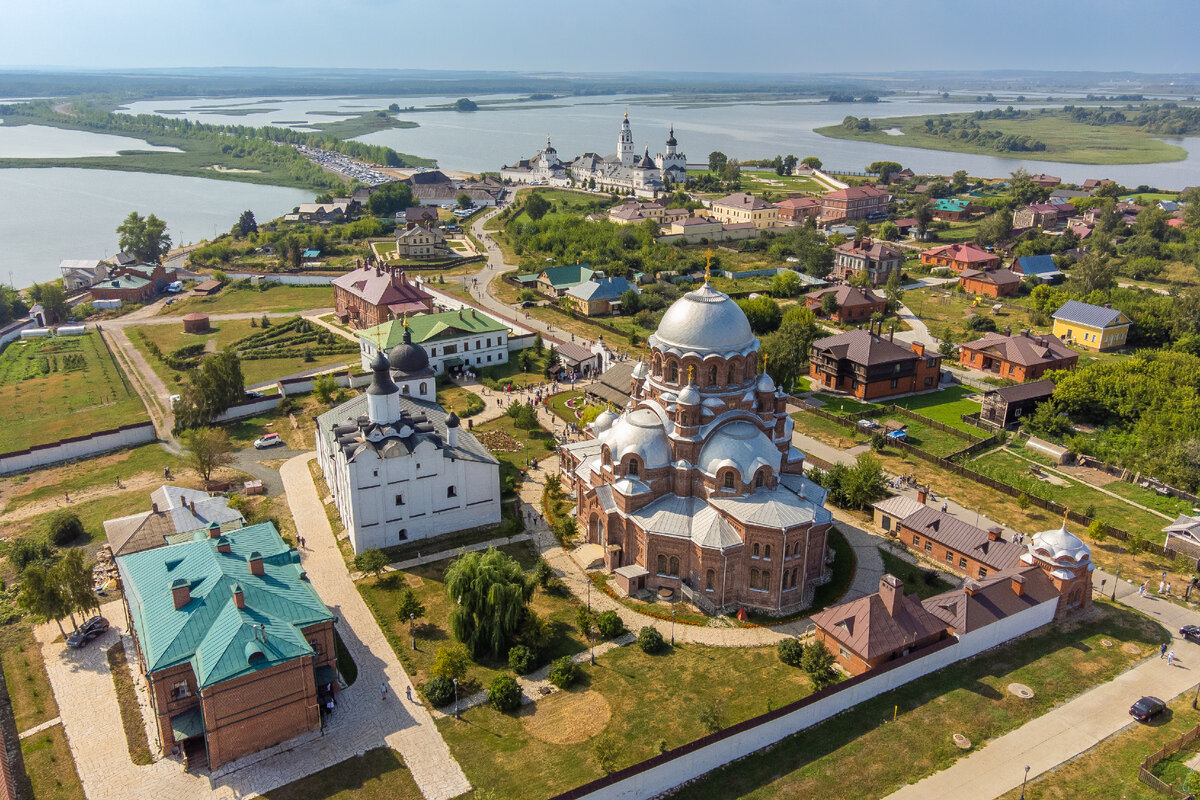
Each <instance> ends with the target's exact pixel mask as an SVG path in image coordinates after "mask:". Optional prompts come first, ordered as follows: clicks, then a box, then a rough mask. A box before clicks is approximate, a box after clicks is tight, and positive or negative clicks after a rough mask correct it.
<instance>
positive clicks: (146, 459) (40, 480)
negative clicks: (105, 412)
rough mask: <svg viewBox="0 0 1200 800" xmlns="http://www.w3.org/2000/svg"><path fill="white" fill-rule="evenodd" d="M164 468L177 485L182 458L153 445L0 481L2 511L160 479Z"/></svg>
mask: <svg viewBox="0 0 1200 800" xmlns="http://www.w3.org/2000/svg"><path fill="white" fill-rule="evenodd" d="M164 466H168V467H170V468H171V474H172V476H174V477H173V479H172V480H173V482H178V480H177V479H178V478H179V477H180V476H181V474H182V473H183V471H184V467H183V459H182V458H180V457H179V456H177V455H175V454H173V453H171V452H169V451H167V450H165V449H164V448H163V447H162V445H160V444H157V443H155V444H144V445H141V446H140V447H135V448H133V449H131V450H122V451H120V452H117V453H109V454H108V455H103V456H97V457H95V458H92V459H89V460H88V461H76V462H72V463H69V464H63V465H62V466H58V467H51V468H48V469H43V470H38V471H37V472H35V473H32V474H29V475H20V476H17V477H11V478H2V479H0V499H2V500H3V501H4V502H3V506H2V508H3V510H4V511H6V512H7V511H13V510H15V509H18V508H21V507H22V506H25V505H28V504H30V503H36V502H39V501H44V500H59V499H62V498H63V493H64V492H67V493H70V495H71V496H72V497H75V496H77V495H79V494H80V493H82V492H87V491H89V490H95V489H97V488H101V487H103V488H111V487H115V486H116V482H117V479H118V478H120V479H121V480H122V481H125V482H129V481H131V480H133V479H136V478H139V477H141V476H144V475H146V474H147V473H154V474H155V475H157V476H160V477H161V476H162V474H163V467H164ZM188 477H191V476H188ZM147 502H149V501H148V500H147Z"/></svg>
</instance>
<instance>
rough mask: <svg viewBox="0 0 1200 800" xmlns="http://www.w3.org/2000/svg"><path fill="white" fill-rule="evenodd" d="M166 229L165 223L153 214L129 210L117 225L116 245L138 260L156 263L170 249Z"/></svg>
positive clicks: (169, 239) (169, 238)
mask: <svg viewBox="0 0 1200 800" xmlns="http://www.w3.org/2000/svg"><path fill="white" fill-rule="evenodd" d="M166 231H167V223H165V222H163V221H162V220H161V219H159V218H158V217H156V216H154V215H153V214H151V215H150V216H148V217H143V216H142V215H141V214H138V213H137V212H136V211H131V212H129V216H128V217H126V218H125V221H124V222H122V223H121V224H120V225H118V226H117V235H118V237H119V238H118V239H117V246H118V247H119V248H120V249H121V250H123V251H125V252H126V253H129V254H130V255H132V256H133V257H134V258H136V259H137V260H138V261H141V262H143V263H146V264H157V263H158V262H160V261H161V260H162V257H163V256H164V255H166V254H167V251H168V250H170V249H171V237H170V236H167V233H166Z"/></svg>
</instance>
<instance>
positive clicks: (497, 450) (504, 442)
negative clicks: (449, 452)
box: [471, 414, 555, 487]
mask: <svg viewBox="0 0 1200 800" xmlns="http://www.w3.org/2000/svg"><path fill="white" fill-rule="evenodd" d="M471 433H473V434H474V435H475V438H476V439H478V440H479V441H480V442H482V443H483V446H484V447H486V448H487V449H488V450H490V451H491V452H492V455H494V456H495V457H496V458H498V459H499V460H500V485H501V486H502V487H503V486H505V484H506V483H507V478H508V476H514V477H515V476H516V475H517V474H518V473H520V472H521V471H522V470H524V469H526V466H525V465H526V463H527V462H528V461H529V459H541V458H544V457H546V456H547V455H549V454H550V453H552V452H554V447H555V442H554V435H553V434H550V433H547V432H546V431H544V430H542V429H540V428H538V429H537V430H531V431H527V430H522V429H521V428H518V427H517V426H516V425H514V424H513V418H512V417H510V416H508V415H507V414H506V415H504V416H501V417H496V418H495V419H493V420H488V421H487V422H485V423H483V424H482V425H476V426H475V427H474V429H473V430H472V431H471Z"/></svg>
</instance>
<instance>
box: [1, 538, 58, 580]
mask: <svg viewBox="0 0 1200 800" xmlns="http://www.w3.org/2000/svg"><path fill="white" fill-rule="evenodd" d="M53 557H54V548H53V547H51V546H50V543H49V542H47V541H46V540H45V539H43V538H42V537H41V536H33V535H29V536H22V537H21V538H19V539H17V540H16V541H15V542H13V544H12V547H10V548H9V550H8V561H9V563H10V564H12V565H13V566H14V567H16V568H17V572H24V571H25V568H26V567H28V566H29V565H30V564H35V563H38V562H41V561H49V560H50V559H51V558H53Z"/></svg>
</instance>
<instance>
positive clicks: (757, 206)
mask: <svg viewBox="0 0 1200 800" xmlns="http://www.w3.org/2000/svg"><path fill="white" fill-rule="evenodd" d="M709 213H710V214H711V215H712V216H713V218H714V219H716V220H717V221H718V222H723V223H726V224H736V223H739V222H752V223H754V227H756V228H760V229H761V228H774V227H775V226H776V225H777V224H778V220H779V209H778V208H776V207H775V206H774V205H772V204H771V203H768V202H766V201H765V200H763V199H762V198H761V197H755V196H753V195H749V194H746V193H745V192H738V193H736V194H731V195H727V196H725V197H722V198H721V199H720V200H713V201H712V207H711V208H710V209H709Z"/></svg>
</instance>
